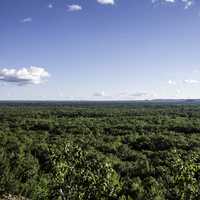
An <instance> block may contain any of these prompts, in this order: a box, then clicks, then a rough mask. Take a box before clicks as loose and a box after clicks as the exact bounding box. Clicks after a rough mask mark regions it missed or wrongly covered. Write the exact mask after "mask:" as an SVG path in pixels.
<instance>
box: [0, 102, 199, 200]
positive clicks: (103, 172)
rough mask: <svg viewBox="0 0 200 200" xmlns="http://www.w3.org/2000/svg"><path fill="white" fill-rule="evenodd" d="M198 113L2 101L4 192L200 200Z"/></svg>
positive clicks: (0, 178)
mask: <svg viewBox="0 0 200 200" xmlns="http://www.w3.org/2000/svg"><path fill="white" fill-rule="evenodd" d="M199 110H200V105H189V104H187V105H186V104H185V105H181V104H177V105H176V104H154V103H152V104H151V103H133V102H126V103H125V102H122V103H120V102H117V103H113V102H101V103H95V102H94V103H92V102H84V103H81V102H77V103H63V102H60V103H50V102H47V103H25V104H22V103H0V119H1V120H0V195H1V194H8V193H10V194H17V195H22V196H25V197H28V198H29V199H31V200H46V199H55V200H57V199H60V200H61V199H62V198H63V199H65V200H67V199H70V200H73V199H74V200H89V199H97V200H98V199H99V200H115V199H116V200H165V199H166V200H197V199H200V167H199V165H200V137H199V133H200V112H199ZM174 149H176V151H174Z"/></svg>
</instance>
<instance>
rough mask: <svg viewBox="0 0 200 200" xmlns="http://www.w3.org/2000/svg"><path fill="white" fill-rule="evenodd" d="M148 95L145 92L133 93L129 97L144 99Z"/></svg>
mask: <svg viewBox="0 0 200 200" xmlns="http://www.w3.org/2000/svg"><path fill="white" fill-rule="evenodd" d="M148 95H149V94H148V93H147V92H136V93H133V94H131V95H130V96H132V97H145V96H148Z"/></svg>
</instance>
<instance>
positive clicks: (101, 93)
mask: <svg viewBox="0 0 200 200" xmlns="http://www.w3.org/2000/svg"><path fill="white" fill-rule="evenodd" d="M93 96H94V97H104V96H105V92H104V91H101V92H95V93H94V94H93Z"/></svg>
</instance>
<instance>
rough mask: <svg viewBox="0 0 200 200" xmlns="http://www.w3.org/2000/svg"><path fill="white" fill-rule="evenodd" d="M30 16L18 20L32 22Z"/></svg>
mask: <svg viewBox="0 0 200 200" xmlns="http://www.w3.org/2000/svg"><path fill="white" fill-rule="evenodd" d="M32 21H33V20H32V18H31V17H27V18H24V19H22V20H20V22H21V23H28V22H32Z"/></svg>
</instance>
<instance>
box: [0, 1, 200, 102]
mask: <svg viewBox="0 0 200 200" xmlns="http://www.w3.org/2000/svg"><path fill="white" fill-rule="evenodd" d="M199 91H200V0H15V1H13V0H0V100H141V99H160V98H162V99H165V98H166V99H169V98H181V99H182V98H200V92H199Z"/></svg>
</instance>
